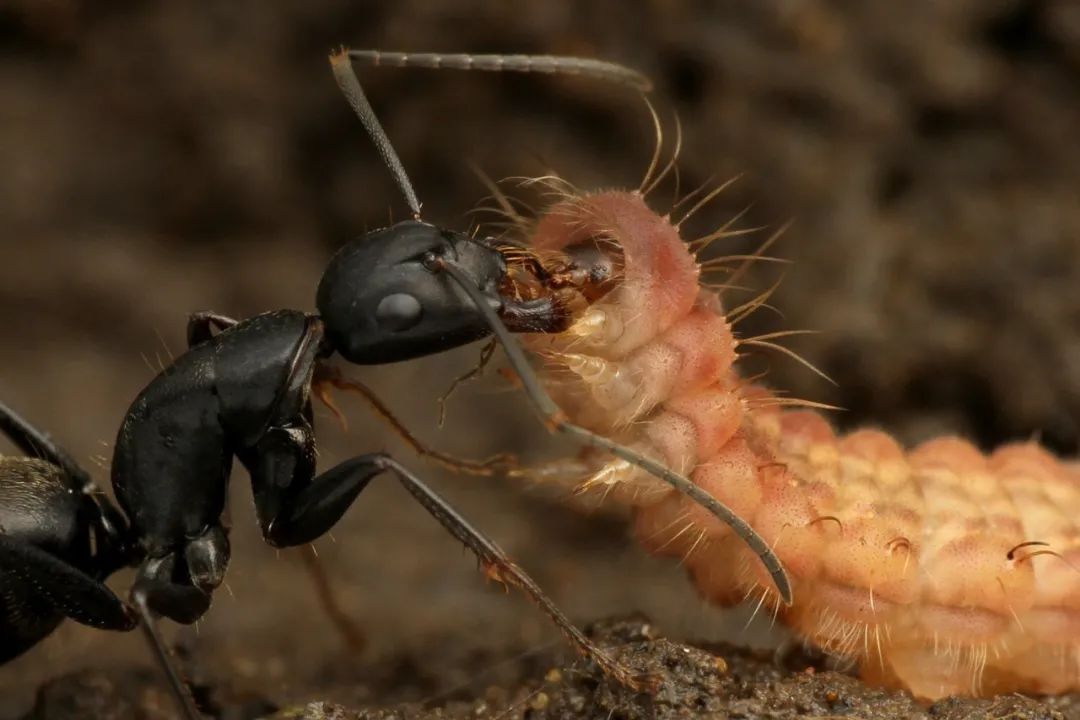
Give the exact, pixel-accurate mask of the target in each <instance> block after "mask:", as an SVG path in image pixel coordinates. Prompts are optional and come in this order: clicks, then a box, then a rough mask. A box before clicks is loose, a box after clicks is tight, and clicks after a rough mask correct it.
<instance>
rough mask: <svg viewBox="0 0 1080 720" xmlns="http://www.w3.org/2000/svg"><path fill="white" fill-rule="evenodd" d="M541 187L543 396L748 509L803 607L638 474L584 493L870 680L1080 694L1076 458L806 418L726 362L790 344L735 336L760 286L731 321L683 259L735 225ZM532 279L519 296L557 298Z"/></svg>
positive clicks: (618, 474)
mask: <svg viewBox="0 0 1080 720" xmlns="http://www.w3.org/2000/svg"><path fill="white" fill-rule="evenodd" d="M654 165H655V160H654ZM650 174H651V173H650ZM545 182H547V183H549V184H551V183H553V181H552V180H550V179H548V180H546V181H545ZM650 185H655V181H654V182H653V183H650ZM553 187H555V188H556V190H557V195H558V200H557V202H556V203H555V204H554V205H553V206H552V207H551V208H549V209H548V210H547V211H546V212H545V213H544V214H542V215H541V216H540V217H539V218H538V219H537V220H536V221H535V222H534V223H533V224H532V226H531V227H530V228H527V230H528V233H529V242H528V248H529V250H528V252H529V253H532V254H533V257H535V258H538V260H537V262H538V263H540V265H541V266H543V267H546V268H549V269H554V270H553V272H556V274H558V273H561V275H560V276H559V277H560V278H561V284H559V286H558V289H557V292H558V293H561V295H560V297H561V299H562V301H563V302H564V304H565V306H566V307H567V308H568V312H570V313H571V322H570V325H569V327H568V329H567V330H566V331H565V332H563V333H560V334H558V335H544V336H540V335H537V336H529V337H527V338H526V345H527V347H528V348H529V349H530V350H532V351H533V352H534V353H536V354H537V356H538V357H541V358H542V359H543V362H544V364H545V367H546V377H547V381H548V386H549V388H550V389H551V391H552V393H553V395H555V396H556V397H557V399H558V400H559V402H560V404H561V406H562V407H563V408H565V409H566V411H567V412H568V413H569V415H570V417H571V418H572V419H573V421H574V422H577V423H580V424H581V425H584V426H585V427H588V428H590V429H593V430H595V431H597V432H601V433H604V434H605V435H608V436H609V437H611V438H612V439H614V440H616V441H617V442H620V443H623V444H626V445H628V446H630V447H632V448H634V449H635V450H638V451H639V452H642V453H643V454H646V455H648V456H650V457H653V458H656V459H658V460H661V461H663V462H664V463H665V464H666V465H667V466H668V467H670V468H672V469H674V470H676V471H677V472H680V473H685V474H687V475H688V476H689V477H690V478H691V479H692V480H693V481H694V482H695V483H696V484H697V485H699V486H700V487H702V488H703V489H705V490H707V491H708V492H709V493H711V494H712V495H713V496H714V497H716V498H717V499H718V500H720V501H721V502H723V503H725V504H726V505H728V506H729V507H731V508H732V509H733V510H735V511H736V512H737V513H738V514H739V515H740V516H741V517H742V518H743V519H745V520H746V521H748V522H749V523H750V524H751V525H752V526H753V528H754V529H755V530H756V531H757V532H758V533H760V534H761V535H762V537H764V538H765V540H766V542H768V543H769V544H770V545H771V546H772V547H773V548H774V550H775V551H776V553H777V555H778V556H779V557H780V559H781V561H782V562H783V564H784V566H785V567H786V568H787V570H788V572H789V573H790V575H791V577H792V580H793V583H794V603H793V604H792V605H791V606H790V607H784V606H783V605H782V604H781V603H779V602H778V599H777V596H776V594H775V591H774V590H772V589H771V586H770V584H769V582H768V577H767V576H765V575H764V573H763V570H762V569H761V565H760V564H759V563H756V562H754V558H753V556H752V554H751V553H750V552H749V551H748V550H747V548H746V547H745V545H743V544H742V543H739V542H737V541H736V540H735V539H734V538H733V536H732V534H731V531H730V530H729V528H728V527H727V526H726V525H724V524H722V523H721V522H719V521H718V520H717V519H716V518H715V517H712V516H711V515H709V514H708V513H707V512H705V511H703V510H702V509H701V508H700V507H698V506H697V505H695V504H694V503H693V502H691V501H689V500H688V499H686V498H685V497H682V496H680V495H678V494H677V493H675V492H674V491H672V490H671V489H670V488H669V487H668V486H666V485H664V484H662V483H660V482H658V481H656V480H655V478H653V477H652V476H650V475H648V474H647V473H644V472H642V471H641V470H639V469H638V468H636V467H634V466H632V465H629V464H628V463H625V462H623V461H620V460H615V461H607V462H604V464H597V465H595V466H593V467H592V468H591V469H590V472H589V473H588V474H586V475H585V476H584V477H577V478H575V479H574V482H575V483H576V485H577V487H578V488H579V489H580V490H581V491H582V492H589V491H596V492H598V493H600V494H601V496H602V497H603V498H604V500H605V501H608V502H617V503H620V504H622V505H625V506H627V507H630V508H632V509H633V511H634V514H635V521H634V523H635V524H634V527H635V533H636V535H637V537H638V539H639V540H640V542H641V543H642V544H643V545H644V546H645V547H646V548H647V549H648V550H649V551H650V552H653V553H656V554H662V555H671V556H674V557H677V558H679V559H680V560H682V561H683V562H685V564H686V566H687V569H688V571H689V573H690V576H691V578H692V579H693V582H694V583H695V585H696V587H697V588H698V590H699V592H700V593H701V594H702V595H703V596H704V597H705V598H707V599H709V600H710V601H712V602H714V603H716V604H719V605H730V604H734V603H737V602H741V601H743V600H744V599H747V598H755V599H756V602H757V603H758V605H759V607H765V608H767V609H768V610H769V611H771V612H772V613H776V614H777V616H778V617H779V618H780V619H781V620H782V621H783V622H785V623H786V624H788V625H789V626H791V627H792V628H793V629H794V631H795V632H796V633H798V634H799V635H800V636H801V637H803V638H804V639H806V640H808V641H810V642H812V643H814V644H816V645H817V646H819V647H821V648H822V649H824V650H825V651H827V652H830V653H834V654H836V655H840V656H843V657H845V658H849V659H852V660H856V661H858V663H859V664H860V666H861V669H862V673H863V676H864V677H865V678H867V679H868V680H871V681H874V682H878V683H882V684H888V685H893V686H900V687H905V688H907V689H909V690H911V691H912V692H913V693H914V694H916V695H918V696H921V697H924V698H938V697H942V696H945V695H950V694H967V695H972V694H985V693H990V692H1006V691H1017V690H1020V691H1033V692H1058V691H1063V690H1067V689H1078V688H1080V570H1078V569H1080V528H1078V526H1077V524H1076V523H1075V522H1074V520H1073V515H1076V514H1077V511H1078V510H1080V469H1077V466H1076V465H1070V464H1067V463H1063V462H1061V461H1059V460H1058V459H1056V458H1054V457H1052V456H1051V455H1050V454H1049V453H1048V452H1046V451H1045V450H1043V449H1041V448H1039V447H1038V446H1036V445H1035V444H1030V443H1029V444H1016V445H1008V446H1005V447H1003V448H1000V449H999V450H997V451H996V452H994V453H992V454H990V455H989V456H986V455H983V454H981V453H980V452H979V451H978V450H976V449H975V448H974V447H973V446H972V445H970V444H969V443H967V442H965V441H963V440H960V439H958V438H953V437H946V438H940V439H937V440H934V441H931V442H927V443H924V444H922V445H920V446H918V447H916V448H914V449H913V450H910V451H904V450H903V449H902V448H901V447H900V446H899V445H898V444H897V443H896V442H895V441H894V440H893V439H892V438H891V437H890V436H888V435H887V434H885V433H883V432H880V431H877V430H859V431H856V432H852V433H849V434H847V435H843V436H837V435H836V433H835V432H834V431H833V429H832V427H831V426H830V424H829V423H828V422H827V421H826V420H825V419H824V418H823V417H821V416H820V415H819V414H817V413H816V412H814V411H813V410H812V409H806V407H810V408H815V407H816V408H822V407H825V406H820V405H816V404H815V403H811V402H808V401H800V400H794V399H791V398H779V397H777V396H776V395H774V394H773V393H771V392H770V391H768V390H766V389H765V388H763V387H761V386H759V385H756V384H755V383H754V382H752V381H749V380H746V379H744V378H742V377H740V375H739V374H738V372H737V369H736V366H735V364H736V360H737V357H738V355H737V352H736V351H737V348H739V347H740V346H750V347H758V348H765V349H769V350H779V351H780V352H784V353H788V354H792V355H793V353H791V352H790V351H789V350H787V349H786V348H783V346H779V345H776V344H775V343H774V342H773V340H776V339H778V338H779V337H781V336H780V335H779V334H774V335H771V336H763V337H760V338H756V339H755V338H748V339H743V340H738V339H736V337H735V335H734V334H733V332H732V327H731V325H732V322H733V319H738V318H740V317H743V316H745V315H746V314H748V313H749V312H752V311H754V310H756V309H757V308H758V307H761V306H763V305H764V303H765V301H766V300H767V299H768V295H769V293H765V294H764V295H762V296H759V297H758V298H757V299H755V300H752V301H750V302H749V303H747V304H745V305H743V306H741V307H739V308H734V309H732V310H731V311H728V312H725V310H724V308H723V306H722V304H721V301H720V297H719V295H718V294H717V292H715V291H714V290H713V289H712V288H710V287H709V286H707V284H706V283H704V282H702V279H701V275H702V271H703V270H702V265H701V264H700V263H699V262H698V260H697V257H696V255H695V252H694V251H695V250H700V249H701V247H700V246H702V245H707V244H709V243H711V242H712V241H713V240H715V239H716V237H720V236H721V235H722V234H723V233H724V232H726V229H725V230H724V231H721V232H720V233H714V234H713V235H707V236H705V238H703V239H702V241H700V242H698V243H697V245H696V246H695V245H692V244H687V243H686V242H684V241H683V240H682V238H681V237H680V235H679V230H678V226H677V225H674V224H672V222H671V221H670V220H669V219H668V218H667V217H666V216H661V215H659V214H657V213H655V212H653V211H652V210H650V209H649V207H648V206H647V204H646V202H645V198H644V195H643V194H642V192H640V191H635V192H601V193H595V194H583V195H582V194H577V193H576V191H573V189H572V188H570V187H569V185H568V184H566V183H558V184H557V185H554V186H553ZM707 199H709V196H708V195H706V197H705V200H707ZM515 222H516V223H517V224H518V225H519V226H524V225H525V223H523V222H521V221H520V218H517V219H516V220H515ZM714 236H715V237H714ZM749 259H752V258H747V257H745V256H743V257H740V258H738V260H737V261H735V263H736V264H739V263H740V262H741V263H745V262H746V261H747V260H749ZM722 264H723V263H722V262H721V261H712V263H711V265H710V267H720V266H721V265H722ZM600 266H602V267H600ZM594 270H595V273H594V272H593V271H594ZM741 271H742V268H739V269H738V270H736V271H735V272H734V273H732V274H733V275H740V274H741ZM527 275H528V272H524V273H523V274H522V275H521V276H520V277H518V278H517V280H516V281H515V282H520V283H522V287H528V283H527V282H526V280H525V279H524V278H525V277H526V276H527ZM728 279H731V278H728ZM734 281H735V280H732V282H734ZM542 285H543V283H541V284H540V286H533V287H532V288H531V290H529V292H545V291H556V290H551V289H550V288H548V289H545V288H544V287H542ZM797 359H799V360H800V361H802V360H801V358H797ZM802 362H805V361H802ZM806 364H807V365H808V366H809V363H806ZM810 367H811V368H812V367H813V366H810ZM793 405H803V406H804V407H803V408H797V409H793V408H792V407H791V406H793ZM599 462H601V461H597V463H599Z"/></svg>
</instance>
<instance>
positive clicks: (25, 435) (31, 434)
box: [0, 403, 91, 487]
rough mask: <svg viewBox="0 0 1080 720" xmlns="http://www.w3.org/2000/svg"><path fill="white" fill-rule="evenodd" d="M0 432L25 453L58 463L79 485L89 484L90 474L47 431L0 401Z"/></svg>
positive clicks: (54, 463)
mask: <svg viewBox="0 0 1080 720" xmlns="http://www.w3.org/2000/svg"><path fill="white" fill-rule="evenodd" d="M0 432H3V433H4V434H5V435H7V436H8V438H9V439H10V440H11V442H12V443H14V444H15V446H16V447H18V448H19V450H21V451H22V452H24V453H26V454H27V455H29V456H31V457H36V458H41V459H42V460H45V461H47V462H51V463H52V464H53V465H58V466H59V467H60V468H61V469H63V471H64V472H65V473H67V474H68V475H69V476H70V477H71V478H72V479H74V480H76V481H77V482H78V484H79V485H80V486H81V487H85V486H88V485H90V484H91V480H90V476H89V475H88V474H87V473H86V471H85V470H83V469H82V468H81V467H79V464H78V463H76V462H75V460H74V458H72V457H71V455H69V454H68V453H67V451H66V450H64V449H63V448H62V447H60V446H59V445H57V444H56V443H55V442H54V441H53V439H52V438H51V437H49V435H48V434H47V433H45V432H42V431H41V430H39V429H37V428H36V427H34V426H33V425H32V424H31V423H30V422H28V421H27V420H24V419H23V418H22V417H20V416H19V414H18V413H16V412H15V411H14V410H12V409H11V408H9V407H8V406H7V405H4V404H3V403H0Z"/></svg>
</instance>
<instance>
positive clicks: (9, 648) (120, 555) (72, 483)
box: [0, 404, 136, 663]
mask: <svg viewBox="0 0 1080 720" xmlns="http://www.w3.org/2000/svg"><path fill="white" fill-rule="evenodd" d="M0 431H2V432H3V433H4V435H6V436H7V437H8V438H9V439H10V440H11V442H12V443H13V444H14V445H15V446H16V447H17V448H19V450H20V451H21V452H23V453H25V455H26V457H23V456H13V455H7V456H5V455H0V663H4V662H7V661H8V660H11V659H12V658H15V657H17V656H19V655H21V654H22V653H23V652H25V651H26V650H28V649H29V648H31V647H33V646H34V645H35V644H37V643H38V642H39V641H41V640H42V639H44V638H45V637H46V636H47V635H49V634H50V633H51V632H52V631H53V630H55V629H56V627H57V626H58V625H59V624H60V623H61V622H62V621H63V620H64V619H65V618H70V619H72V620H75V621H76V622H80V623H82V624H84V625H90V626H92V627H96V628H102V629H107V630H132V629H134V628H135V625H136V618H135V614H134V612H132V611H131V609H130V608H128V606H127V605H125V604H124V602H123V601H122V600H120V598H118V597H117V596H116V595H115V594H114V593H113V592H112V591H111V590H110V589H109V588H108V587H106V585H105V584H104V581H105V579H106V578H108V577H109V575H111V574H112V573H113V572H115V571H116V570H118V569H120V568H121V567H123V566H124V565H126V564H128V562H129V561H130V560H131V548H130V546H129V545H128V539H129V536H128V528H127V524H126V523H125V522H124V519H123V517H122V516H121V515H120V513H119V512H118V511H117V509H116V508H115V507H114V506H113V505H112V503H111V502H110V501H109V499H108V498H107V497H105V496H104V495H102V494H101V492H100V491H99V490H98V488H97V487H96V486H95V485H94V483H93V481H92V480H91V479H90V476H89V475H88V474H87V473H86V472H85V471H84V470H83V469H82V468H80V467H79V465H78V464H77V463H75V461H74V460H73V459H72V458H71V456H70V455H69V454H68V453H67V452H65V451H64V450H63V449H62V448H60V447H59V446H58V445H56V444H55V443H54V442H53V441H52V440H51V439H50V438H49V436H48V435H46V434H45V433H43V432H41V431H40V430H38V429H37V428H35V427H33V426H32V425H30V423H28V422H27V421H25V420H23V419H22V418H21V417H19V416H18V415H17V414H16V413H15V412H14V411H13V410H11V409H10V408H8V407H7V406H5V405H3V404H0Z"/></svg>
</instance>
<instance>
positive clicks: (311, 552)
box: [300, 545, 367, 655]
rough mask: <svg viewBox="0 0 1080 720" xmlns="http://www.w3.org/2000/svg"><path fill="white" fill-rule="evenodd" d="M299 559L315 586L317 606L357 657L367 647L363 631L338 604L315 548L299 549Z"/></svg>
mask: <svg viewBox="0 0 1080 720" xmlns="http://www.w3.org/2000/svg"><path fill="white" fill-rule="evenodd" d="M300 557H301V558H302V559H303V563H304V569H305V570H307V574H308V577H309V578H310V579H311V583H312V585H314V586H315V595H316V597H317V598H318V600H319V605H320V606H322V609H323V612H325V613H326V616H327V617H328V618H330V622H331V623H332V624H333V626H334V628H335V629H336V630H337V631H338V634H339V635H341V638H342V639H343V640H344V641H345V645H346V646H348V648H349V650H350V651H352V652H353V654H355V655H359V654H360V653H362V652H363V651H364V647H365V646H366V645H367V640H366V638H365V635H364V631H363V630H361V629H360V627H359V626H357V624H356V623H354V622H353V621H352V618H350V617H349V614H348V613H346V612H345V610H344V609H343V608H342V607H341V603H339V602H338V598H337V596H336V595H335V594H334V588H333V585H332V584H331V582H330V577H329V576H328V575H327V574H326V568H325V567H323V564H322V560H320V559H319V554H318V553H317V552H315V547H314V546H312V545H308V546H307V547H304V548H301V549H300Z"/></svg>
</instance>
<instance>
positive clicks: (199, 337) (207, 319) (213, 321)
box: [187, 310, 239, 350]
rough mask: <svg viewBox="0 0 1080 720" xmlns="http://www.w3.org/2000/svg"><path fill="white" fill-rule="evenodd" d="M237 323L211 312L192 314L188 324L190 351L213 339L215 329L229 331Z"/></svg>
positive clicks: (204, 311)
mask: <svg viewBox="0 0 1080 720" xmlns="http://www.w3.org/2000/svg"><path fill="white" fill-rule="evenodd" d="M237 322H239V321H238V320H233V319H232V318H231V317H228V316H226V315H219V314H217V313H216V312H212V311H209V310H203V311H201V312H194V313H191V315H189V316H188V324H187V344H188V349H189V350H190V349H191V348H193V347H195V346H196V345H200V344H202V343H204V342H206V341H207V340H209V339H210V338H211V337H213V334H214V333H213V328H217V330H218V331H221V330H228V329H229V328H231V327H232V326H233V325H235V324H236V323H237Z"/></svg>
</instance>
